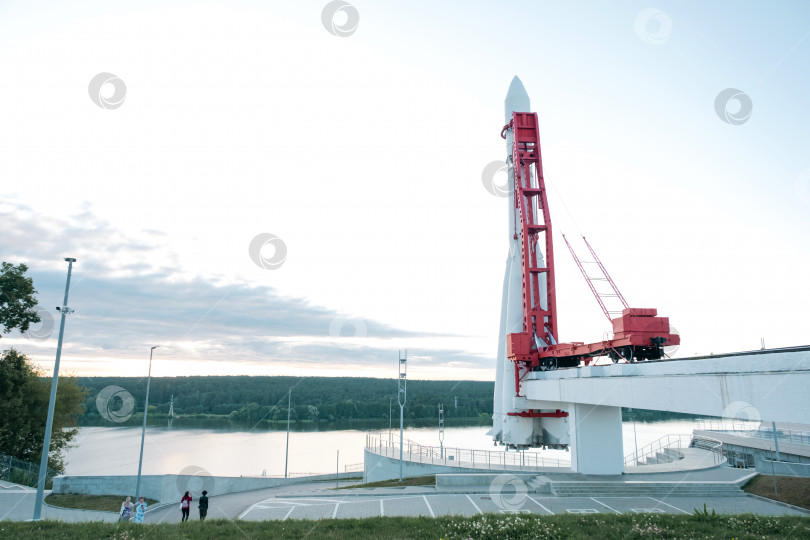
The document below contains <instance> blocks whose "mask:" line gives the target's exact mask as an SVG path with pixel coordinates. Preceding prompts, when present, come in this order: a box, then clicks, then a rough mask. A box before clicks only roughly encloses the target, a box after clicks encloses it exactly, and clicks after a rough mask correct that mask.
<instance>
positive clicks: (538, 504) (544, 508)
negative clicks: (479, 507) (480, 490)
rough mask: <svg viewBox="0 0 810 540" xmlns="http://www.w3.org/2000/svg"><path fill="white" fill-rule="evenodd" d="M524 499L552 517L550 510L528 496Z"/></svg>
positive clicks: (552, 513)
mask: <svg viewBox="0 0 810 540" xmlns="http://www.w3.org/2000/svg"><path fill="white" fill-rule="evenodd" d="M468 497H469V495H468ZM526 498H527V499H529V500H530V501H532V502H533V503H534V504H536V505H537V506H539V507H540V508H542V509H543V510H545V511H546V512H548V513H549V514H551V515H552V516H553V515H554V512H552V511H551V510H549V509H548V508H546V507H545V506H543V505H542V504H540V503H539V502H537V501H536V500H534V499H533V498H531V497H529V496H528V495H526Z"/></svg>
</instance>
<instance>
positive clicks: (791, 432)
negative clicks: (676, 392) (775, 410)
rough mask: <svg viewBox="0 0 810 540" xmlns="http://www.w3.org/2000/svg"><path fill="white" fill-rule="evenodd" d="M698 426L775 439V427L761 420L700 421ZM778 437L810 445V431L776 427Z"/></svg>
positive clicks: (710, 429) (702, 428) (711, 429)
mask: <svg viewBox="0 0 810 540" xmlns="http://www.w3.org/2000/svg"><path fill="white" fill-rule="evenodd" d="M698 426H699V427H698V428H697V429H701V430H704V431H719V432H723V433H728V434H731V435H738V436H740V437H754V438H757V439H770V440H773V428H772V427H771V426H768V425H767V424H765V425H762V424H760V423H759V422H756V423H752V422H748V423H741V422H712V421H698ZM776 437H777V439H779V440H780V441H784V442H789V443H795V444H805V445H810V431H806V430H800V429H781V428H779V427H777V428H776Z"/></svg>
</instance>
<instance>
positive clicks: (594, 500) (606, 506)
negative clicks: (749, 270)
mask: <svg viewBox="0 0 810 540" xmlns="http://www.w3.org/2000/svg"><path fill="white" fill-rule="evenodd" d="M589 498H590V499H591V500H592V501H593V502H595V503H599V504H601V505H602V506H604V507H605V508H609V509H610V510H613V511H614V512H616V513H617V514H621V512H619V511H618V510H616V509H615V508H610V506H608V505H606V504H605V503H603V502H601V501H597V500H596V499H594V498H593V497H589Z"/></svg>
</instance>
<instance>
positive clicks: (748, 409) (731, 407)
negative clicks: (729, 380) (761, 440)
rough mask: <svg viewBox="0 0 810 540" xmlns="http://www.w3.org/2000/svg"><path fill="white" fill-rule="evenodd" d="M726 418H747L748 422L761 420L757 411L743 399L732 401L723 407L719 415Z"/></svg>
mask: <svg viewBox="0 0 810 540" xmlns="http://www.w3.org/2000/svg"><path fill="white" fill-rule="evenodd" d="M721 416H722V417H723V418H725V419H727V420H747V421H748V422H761V421H762V418H761V417H760V415H759V411H758V410H756V409H755V408H754V406H753V405H751V404H750V403H746V402H745V401H732V402H731V403H729V404H728V406H727V407H726V408H725V409H723V414H722V415H721Z"/></svg>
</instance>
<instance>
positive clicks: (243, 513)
mask: <svg viewBox="0 0 810 540" xmlns="http://www.w3.org/2000/svg"><path fill="white" fill-rule="evenodd" d="M263 502H265V501H259V502H257V503H255V504H253V505H252V506H250V507H249V508H248V509H247V510H245V511H244V512H242V513H241V514H239V515H238V516H236V519H242V518H243V517H245V516H246V515H248V513H249V512H250V511H251V510H253V509H254V508H256V506H258V505H259V504H260V503H263Z"/></svg>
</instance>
